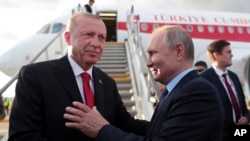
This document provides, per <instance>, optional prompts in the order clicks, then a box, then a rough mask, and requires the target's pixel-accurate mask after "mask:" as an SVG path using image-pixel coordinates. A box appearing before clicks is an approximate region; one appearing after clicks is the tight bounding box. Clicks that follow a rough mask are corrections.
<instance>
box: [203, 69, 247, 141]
mask: <svg viewBox="0 0 250 141" xmlns="http://www.w3.org/2000/svg"><path fill="white" fill-rule="evenodd" d="M228 75H229V77H230V79H231V80H232V81H233V83H234V86H235V90H236V92H237V97H238V100H239V104H240V109H241V113H242V116H246V117H247V118H248V121H250V114H249V111H248V109H247V107H246V102H245V96H244V93H243V90H242V86H241V83H240V80H239V78H238V76H237V75H236V74H235V73H234V72H232V71H230V70H228ZM201 76H202V77H204V78H205V79H207V80H209V81H210V82H212V83H213V84H214V85H215V86H216V88H217V90H218V91H219V95H220V97H221V100H222V103H223V107H224V111H225V120H224V121H225V123H224V132H223V138H224V139H223V140H224V141H228V140H229V133H230V128H231V126H233V125H234V120H233V110H232V104H231V102H230V99H229V97H228V94H227V91H226V89H225V87H224V86H223V84H222V83H221V80H220V78H219V76H218V75H217V74H216V72H215V70H214V69H213V68H212V67H211V68H209V69H207V70H206V71H204V72H203V73H201Z"/></svg>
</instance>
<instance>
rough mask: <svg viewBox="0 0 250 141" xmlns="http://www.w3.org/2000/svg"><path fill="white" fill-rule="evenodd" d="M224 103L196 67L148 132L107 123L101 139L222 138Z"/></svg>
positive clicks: (185, 140) (212, 140)
mask: <svg viewBox="0 0 250 141" xmlns="http://www.w3.org/2000/svg"><path fill="white" fill-rule="evenodd" d="M223 112H224V111H223V106H222V103H221V100H220V98H219V95H218V92H217V90H216V88H215V87H214V85H212V84H211V83H210V82H209V81H207V80H205V79H204V78H202V77H200V76H199V75H198V74H197V73H196V72H195V71H191V72H190V73H188V74H187V75H186V76H185V77H184V78H182V79H181V81H180V82H179V83H178V84H177V85H176V86H175V88H174V89H173V90H172V91H171V92H170V94H169V96H168V97H167V99H166V100H165V101H164V103H163V105H162V106H161V107H160V108H157V109H156V111H155V113H154V115H153V117H152V120H151V123H150V127H149V129H148V131H147V134H146V135H145V136H138V135H135V134H129V133H126V132H124V131H122V130H119V129H117V128H115V127H113V126H110V125H106V126H104V127H103V128H102V129H101V131H100V132H99V133H98V135H97V140H98V141H219V140H220V139H221V132H222V127H223V118H224V113H223Z"/></svg>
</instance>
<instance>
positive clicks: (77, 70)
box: [68, 54, 93, 79]
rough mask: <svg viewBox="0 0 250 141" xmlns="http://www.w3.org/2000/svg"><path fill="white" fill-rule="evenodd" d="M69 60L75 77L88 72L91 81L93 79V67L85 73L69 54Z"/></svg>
mask: <svg viewBox="0 0 250 141" xmlns="http://www.w3.org/2000/svg"><path fill="white" fill-rule="evenodd" d="M68 60H69V64H70V66H71V68H72V70H73V72H74V75H75V77H76V76H79V75H81V74H82V73H83V72H87V73H88V74H89V75H90V76H91V79H92V78H93V77H92V70H93V66H91V68H90V69H89V70H87V71H84V70H83V69H82V68H81V67H80V66H79V65H78V64H77V63H76V62H75V60H73V59H72V58H71V57H70V55H69V54H68Z"/></svg>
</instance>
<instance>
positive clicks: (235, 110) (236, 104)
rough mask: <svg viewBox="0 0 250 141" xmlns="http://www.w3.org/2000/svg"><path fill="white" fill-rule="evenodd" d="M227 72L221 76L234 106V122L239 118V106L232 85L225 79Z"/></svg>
mask: <svg viewBox="0 0 250 141" xmlns="http://www.w3.org/2000/svg"><path fill="white" fill-rule="evenodd" d="M226 75H227V74H223V75H222V76H223V78H224V80H225V84H226V87H227V90H228V93H229V95H230V98H231V103H232V105H233V108H234V112H235V117H236V122H237V121H238V120H239V118H240V115H241V114H240V107H239V103H238V102H237V99H236V97H235V94H234V92H233V90H232V87H231V86H230V84H229V82H228V80H227V76H226Z"/></svg>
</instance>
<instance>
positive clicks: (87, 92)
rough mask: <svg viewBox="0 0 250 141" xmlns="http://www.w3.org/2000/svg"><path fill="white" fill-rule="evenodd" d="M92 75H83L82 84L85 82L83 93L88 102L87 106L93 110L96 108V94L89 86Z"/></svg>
mask: <svg viewBox="0 0 250 141" xmlns="http://www.w3.org/2000/svg"><path fill="white" fill-rule="evenodd" d="M89 80H90V75H89V74H88V73H86V72H84V73H82V82H83V91H84V97H85V101H86V105H88V106H89V107H90V108H91V109H92V107H94V105H95V102H94V94H93V92H92V90H91V88H90V85H89Z"/></svg>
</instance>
